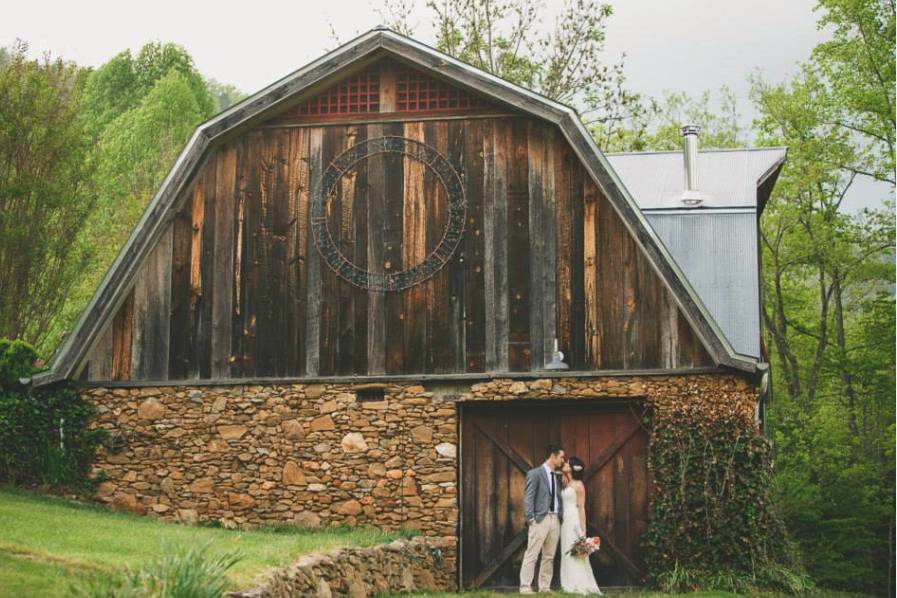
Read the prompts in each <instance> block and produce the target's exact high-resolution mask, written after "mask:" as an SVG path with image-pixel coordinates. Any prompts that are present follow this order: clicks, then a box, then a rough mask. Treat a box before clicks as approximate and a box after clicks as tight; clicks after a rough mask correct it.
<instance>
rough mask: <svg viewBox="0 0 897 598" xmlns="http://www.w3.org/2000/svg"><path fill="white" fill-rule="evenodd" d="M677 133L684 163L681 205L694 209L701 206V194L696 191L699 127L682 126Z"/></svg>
mask: <svg viewBox="0 0 897 598" xmlns="http://www.w3.org/2000/svg"><path fill="white" fill-rule="evenodd" d="M679 131H680V132H681V133H682V157H683V159H684V161H685V192H684V193H683V194H682V203H683V204H685V205H686V206H689V207H694V206H698V205H700V204H701V192H700V191H698V134H699V133H700V132H701V127H699V126H698V125H683V126H682V127H681V128H680V129H679Z"/></svg>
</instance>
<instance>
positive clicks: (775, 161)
mask: <svg viewBox="0 0 897 598" xmlns="http://www.w3.org/2000/svg"><path fill="white" fill-rule="evenodd" d="M607 159H608V160H609V161H610V163H611V165H612V166H613V167H614V170H615V171H616V172H617V174H618V175H620V178H621V179H623V184H624V185H626V188H627V189H629V192H630V193H631V194H632V196H633V197H634V198H635V201H636V203H638V205H639V207H640V208H641V209H642V210H656V209H671V208H683V207H684V206H683V205H682V202H681V201H680V199H681V197H682V192H683V190H684V189H685V165H684V163H683V157H682V152H681V151H674V152H633V153H622V154H607ZM784 159H785V148H778V147H776V148H752V149H731V150H702V151H700V152H698V191H700V192H701V195H702V199H703V203H702V204H701V207H700V208H685V209H692V210H694V209H705V208H752V207H756V206H757V186H758V185H759V184H760V183H762V182H763V181H764V180H765V179H766V177H767V176H769V175H770V174H771V173H772V172H773V171H774V170H775V169H776V167H777V166H778V165H780V164H781V163H782V161H784Z"/></svg>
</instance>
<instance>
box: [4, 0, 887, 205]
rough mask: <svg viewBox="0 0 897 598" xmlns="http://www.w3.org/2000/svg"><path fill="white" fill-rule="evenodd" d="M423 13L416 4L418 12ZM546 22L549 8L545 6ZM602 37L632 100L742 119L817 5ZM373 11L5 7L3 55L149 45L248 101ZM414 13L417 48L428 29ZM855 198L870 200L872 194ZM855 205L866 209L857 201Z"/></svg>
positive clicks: (798, 56)
mask: <svg viewBox="0 0 897 598" xmlns="http://www.w3.org/2000/svg"><path fill="white" fill-rule="evenodd" d="M418 1H419V3H420V4H421V5H423V4H424V2H423V0H418ZM546 2H547V5H548V6H549V10H548V11H546V12H547V13H548V14H547V15H546V19H545V20H546V22H548V21H550V20H551V14H552V13H553V9H552V8H551V7H556V6H557V4H558V2H557V0H546ZM611 4H612V5H613V7H614V15H613V17H611V19H610V21H609V24H608V31H607V38H608V40H607V52H608V58H609V59H610V60H612V61H613V60H616V59H617V58H618V57H619V56H620V54H621V53H622V52H625V53H626V55H627V58H626V75H627V77H628V80H629V86H630V88H631V89H633V90H635V91H639V92H643V93H645V94H647V95H650V96H660V95H662V94H663V93H665V92H669V91H689V92H693V93H699V92H701V91H704V90H708V89H709V90H717V89H719V88H720V86H722V85H728V86H729V87H730V88H732V89H733V90H734V91H735V93H736V94H737V96H738V97H739V99H740V100H741V110H742V111H743V112H744V113H746V114H750V113H751V109H750V106H749V102H748V100H747V89H748V86H747V83H746V80H747V77H748V76H749V75H750V74H751V73H753V72H755V71H759V72H761V73H762V75H763V76H764V77H765V78H767V79H770V80H774V81H778V80H781V79H783V78H785V77H786V76H787V75H788V74H789V73H792V72H794V71H795V68H796V66H797V64H798V63H799V62H800V61H803V60H806V58H807V57H808V56H809V54H810V51H811V50H812V48H813V46H815V45H816V44H817V43H818V42H819V41H820V40H822V39H824V36H825V33H824V32H820V31H818V30H817V28H816V15H815V14H814V13H813V6H814V5H815V0H784V1H783V0H750V1H746V0H619V1H611ZM378 5H379V2H378V1H377V0H374V1H373V2H365V1H360V0H326V1H325V2H301V1H292V2H271V1H268V0H255V1H253V2H250V3H242V4H238V5H233V4H228V3H226V2H220V1H219V2H214V3H212V2H198V1H197V2H194V1H191V0H179V1H173V0H157V1H155V2H127V1H125V2H122V1H120V0H119V1H118V2H111V1H105V2H104V1H99V0H78V1H76V2H72V1H71V0H68V1H65V2H61V1H48V2H15V3H11V4H8V5H7V6H4V9H3V18H2V19H0V45H3V46H8V45H10V44H11V43H13V42H14V41H15V39H16V38H20V39H23V40H25V41H27V42H28V43H29V45H30V47H31V50H32V53H33V54H36V53H39V52H43V51H50V52H52V53H53V54H54V55H58V56H62V57H63V58H66V59H70V60H74V61H75V62H78V63H79V64H84V65H92V66H98V65H100V64H102V63H103V62H105V61H106V60H108V59H109V58H111V57H112V56H113V55H115V54H116V53H118V52H120V51H122V50H124V49H126V48H131V49H132V50H137V49H139V48H140V47H141V46H142V45H143V44H145V43H146V42H148V41H153V40H160V41H163V42H169V41H170V42H175V43H177V44H180V45H182V46H184V47H185V48H186V49H187V50H188V51H189V52H190V54H191V55H192V56H193V58H194V60H195V62H196V65H197V67H198V68H199V70H200V72H202V73H203V74H204V75H206V76H208V77H212V78H214V79H217V80H219V81H221V82H225V83H232V84H234V85H236V86H237V87H238V88H240V89H242V90H243V91H246V92H249V93H251V92H254V91H257V90H259V89H261V88H262V87H264V86H266V85H268V84H269V83H271V82H273V81H275V80H277V79H279V78H281V77H283V76H284V75H286V74H288V73H290V72H292V71H293V70H295V69H297V68H298V67H300V66H302V65H303V64H305V63H306V62H308V61H310V60H312V59H314V58H315V57H317V56H319V55H320V54H322V53H323V52H325V51H327V50H329V49H331V48H333V47H334V46H335V45H336V44H335V41H334V38H333V36H332V34H331V26H332V27H333V29H334V30H335V31H336V33H337V35H338V36H339V38H340V39H341V40H342V41H346V40H348V39H351V38H352V37H354V36H355V35H356V34H358V33H362V32H364V31H367V30H368V29H371V28H372V27H374V26H375V25H377V24H378V23H379V22H380V21H381V20H382V19H381V18H380V16H379V15H378V14H377V12H376V10H375V7H376V6H378ZM425 17H426V13H425V12H424V11H420V12H419V13H418V14H417V15H416V16H415V17H413V22H417V23H419V24H420V26H419V33H418V34H417V37H418V38H419V39H420V40H421V41H424V42H427V43H430V42H432V38H433V31H432V29H431V28H430V27H429V26H428V25H427V24H426V23H427V22H426V18H425ZM868 188H869V191H868V192H864V193H863V194H862V195H864V196H866V198H867V199H870V200H871V197H872V195H879V193H878V192H876V191H875V188H874V187H868ZM858 200H859V201H861V202H862V203H866V202H865V200H864V199H862V198H858Z"/></svg>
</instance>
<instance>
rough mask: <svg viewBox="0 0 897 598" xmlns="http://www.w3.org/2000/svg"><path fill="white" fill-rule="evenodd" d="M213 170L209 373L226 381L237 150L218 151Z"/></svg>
mask: <svg viewBox="0 0 897 598" xmlns="http://www.w3.org/2000/svg"><path fill="white" fill-rule="evenodd" d="M217 158H218V168H217V169H216V171H215V211H214V216H213V217H214V219H215V236H214V246H215V252H214V255H213V263H212V267H213V268H214V270H215V275H214V276H215V285H214V287H213V288H212V299H211V303H212V330H211V343H212V344H211V373H210V376H211V377H212V378H227V377H228V374H229V372H230V355H231V350H230V349H231V336H232V329H231V325H232V313H231V311H232V308H233V292H234V291H233V284H234V209H235V206H236V184H237V149H236V147H235V146H234V145H231V144H228V145H225V146H222V147H221V148H219V150H218V154H217Z"/></svg>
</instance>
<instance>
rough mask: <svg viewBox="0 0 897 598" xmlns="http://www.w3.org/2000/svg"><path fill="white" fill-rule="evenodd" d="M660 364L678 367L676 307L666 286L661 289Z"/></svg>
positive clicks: (666, 366)
mask: <svg viewBox="0 0 897 598" xmlns="http://www.w3.org/2000/svg"><path fill="white" fill-rule="evenodd" d="M660 366H661V367H664V368H677V367H679V322H678V309H677V307H676V303H675V301H674V300H673V298H672V296H670V292H669V291H668V290H667V289H666V288H663V289H662V290H661V311H660Z"/></svg>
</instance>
